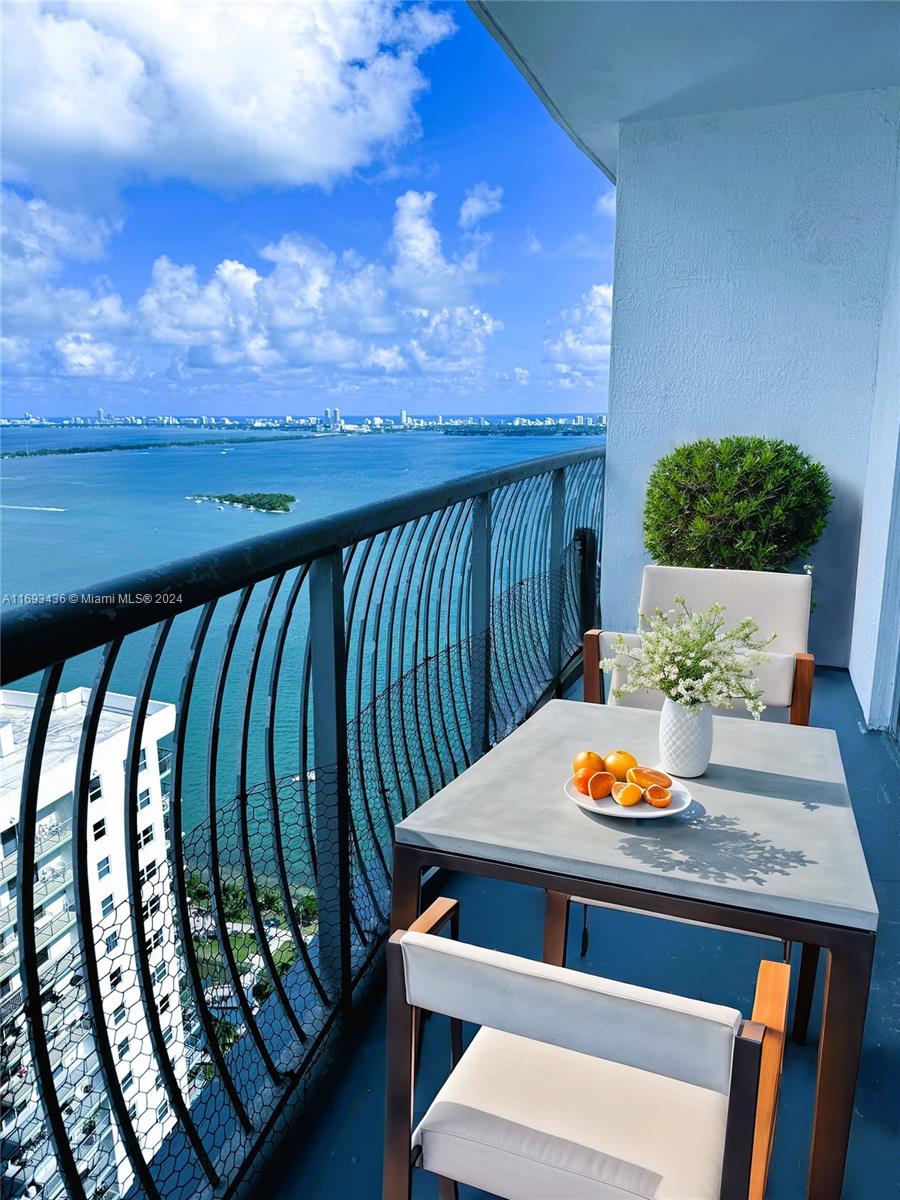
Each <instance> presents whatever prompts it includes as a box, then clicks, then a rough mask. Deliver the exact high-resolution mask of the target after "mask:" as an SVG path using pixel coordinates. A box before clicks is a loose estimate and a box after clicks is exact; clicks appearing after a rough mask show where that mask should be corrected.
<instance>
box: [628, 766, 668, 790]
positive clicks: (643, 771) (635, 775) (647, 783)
mask: <svg viewBox="0 0 900 1200" xmlns="http://www.w3.org/2000/svg"><path fill="white" fill-rule="evenodd" d="M625 778H626V779H627V780H628V782H629V783H636V784H637V785H638V787H640V788H648V787H652V786H653V784H657V785H658V786H659V787H663V788H670V787H671V786H672V780H671V779H670V778H669V776H668V775H667V774H666V773H665V771H657V770H656V768H655V767H632V768H631V769H630V770H629V771H627V772H626V774H625Z"/></svg>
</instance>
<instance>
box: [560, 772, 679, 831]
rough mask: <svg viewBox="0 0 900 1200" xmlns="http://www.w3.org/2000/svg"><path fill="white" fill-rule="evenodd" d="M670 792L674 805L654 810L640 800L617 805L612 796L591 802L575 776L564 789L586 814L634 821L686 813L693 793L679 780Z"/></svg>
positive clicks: (675, 781) (675, 780) (676, 780)
mask: <svg viewBox="0 0 900 1200" xmlns="http://www.w3.org/2000/svg"><path fill="white" fill-rule="evenodd" d="M669 790H670V791H671V793H672V803H671V804H670V805H669V807H668V808H654V807H653V805H652V804H648V803H647V801H646V800H638V802H637V804H632V805H630V806H629V807H627V808H626V807H625V806H624V805H622V804H616V802H615V800H613V798H612V796H604V797H603V799H602V800H591V798H590V797H589V796H583V795H582V794H581V792H579V790H578V788H576V786H575V779H574V776H573V777H572V779H569V780H567V781H566V785H565V787H564V788H563V791H564V792H565V793H566V795H567V796H568V797H569V799H570V800H574V801H575V803H576V804H577V805H578V807H579V808H583V809H584V811H585V812H589V813H595V814H596V815H597V816H600V817H625V818H627V819H628V820H632V821H653V820H655V819H656V818H657V817H674V816H675V814H676V813H680V812H684V810H685V809H686V808H687V807H688V805H689V804H690V802H691V800H692V799H693V797H692V796H691V793H690V792H689V791H688V790H687V788H686V787H685V786H684V784H683V783H682V782H681V780H679V779H673V780H672V786H671V788H670V789H669Z"/></svg>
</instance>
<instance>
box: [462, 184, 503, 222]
mask: <svg viewBox="0 0 900 1200" xmlns="http://www.w3.org/2000/svg"><path fill="white" fill-rule="evenodd" d="M502 208H503V188H502V187H490V186H489V185H488V184H486V183H476V184H475V185H474V186H473V187H470V188H469V190H468V191H467V192H466V198H465V200H463V202H462V205H461V206H460V210H459V224H460V227H461V228H462V229H472V228H473V227H474V226H476V225H478V224H479V223H480V222H481V221H483V220H484V218H485V217H492V216H494V214H495V213H498V212H500V210H501V209H502Z"/></svg>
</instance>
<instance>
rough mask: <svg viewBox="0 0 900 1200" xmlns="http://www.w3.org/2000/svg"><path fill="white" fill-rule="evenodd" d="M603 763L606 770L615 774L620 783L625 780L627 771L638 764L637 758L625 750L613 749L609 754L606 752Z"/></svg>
mask: <svg viewBox="0 0 900 1200" xmlns="http://www.w3.org/2000/svg"><path fill="white" fill-rule="evenodd" d="M604 765H605V768H606V770H607V771H610V772H611V773H612V774H613V775H615V777H616V779H618V780H619V782H620V783H622V782H624V781H625V777H626V775H627V774H628V771H629V770H630V769H631V768H632V767H636V766H637V765H638V760H637V759H636V758H635V757H634V755H633V754H629V753H628V751H627V750H613V752H612V753H611V754H607V756H606V758H605V760H604Z"/></svg>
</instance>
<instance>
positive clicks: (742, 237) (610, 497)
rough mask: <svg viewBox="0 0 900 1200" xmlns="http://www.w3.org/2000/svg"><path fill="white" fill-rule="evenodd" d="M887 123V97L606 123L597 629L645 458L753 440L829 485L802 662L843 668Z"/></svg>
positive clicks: (639, 556)
mask: <svg viewBox="0 0 900 1200" xmlns="http://www.w3.org/2000/svg"><path fill="white" fill-rule="evenodd" d="M898 126H900V92H898V91H897V90H896V89H892V90H880V91H871V92H860V93H854V94H850V95H841V96H830V97H823V98H819V99H813V100H806V101H801V102H796V103H791V104H783V105H776V106H768V107H758V108H753V109H744V110H741V111H728V112H717V113H709V114H701V115H698V116H691V117H680V118H675V119H662V120H653V121H629V122H626V123H623V125H622V126H621V127H620V147H619V174H618V181H617V198H616V199H617V204H616V211H617V232H616V265H615V286H614V300H613V333H612V358H611V366H610V401H609V443H608V463H607V485H606V513H605V519H604V538H603V576H602V616H603V623H604V625H605V626H606V627H607V628H623V629H631V628H633V627H634V620H635V610H636V607H637V597H638V592H639V587H640V574H641V568H642V566H643V564H644V562H645V561H646V554H645V552H644V551H643V542H642V537H641V516H642V507H643V497H644V488H645V484H646V480H647V476H648V474H649V472H650V470H651V468H652V466H653V464H654V462H655V461H656V460H657V458H659V456H660V455H661V454H664V453H666V452H667V451H668V450H670V449H671V448H672V447H673V446H675V445H677V444H679V443H681V442H686V441H691V440H694V439H695V438H698V437H703V436H710V437H717V436H722V435H724V434H729V433H760V434H769V435H775V436H779V437H783V438H786V439H789V440H792V441H795V442H797V443H798V444H799V445H800V446H801V447H802V448H803V449H804V450H805V451H807V452H808V453H809V454H811V455H813V456H814V457H815V458H818V459H819V460H821V461H822V462H823V463H824V464H825V466H826V468H827V470H828V472H829V474H830V476H831V478H832V481H833V486H834V490H835V496H836V498H835V503H834V507H833V510H832V515H831V520H830V522H829V526H828V529H827V531H826V533H825V535H824V537H823V538H822V541H821V542H820V543H819V545H818V547H817V548H816V549H815V551H814V552H813V555H812V561H813V563H814V565H815V576H814V577H815V597H816V603H817V608H816V611H815V613H814V616H813V626H812V634H811V649H812V650H813V652H814V653H815V654H816V656H817V658H818V660H819V661H820V662H824V663H831V664H836V665H842V666H843V665H846V664H847V662H848V659H849V652H850V637H851V628H852V621H853V599H854V592H855V576H856V565H855V564H856V557H857V548H858V541H859V527H860V516H861V512H862V504H863V491H864V486H865V479H866V462H867V457H868V446H869V436H870V419H871V414H872V406H873V396H874V390H875V377H876V363H877V348H878V341H879V335H880V331H881V325H882V313H883V306H884V296H885V286H884V273H885V267H886V263H887V260H888V245H889V239H890V230H891V223H892V221H891V218H892V212H893V207H894V191H893V187H894V171H895V163H896V156H897V136H898Z"/></svg>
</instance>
